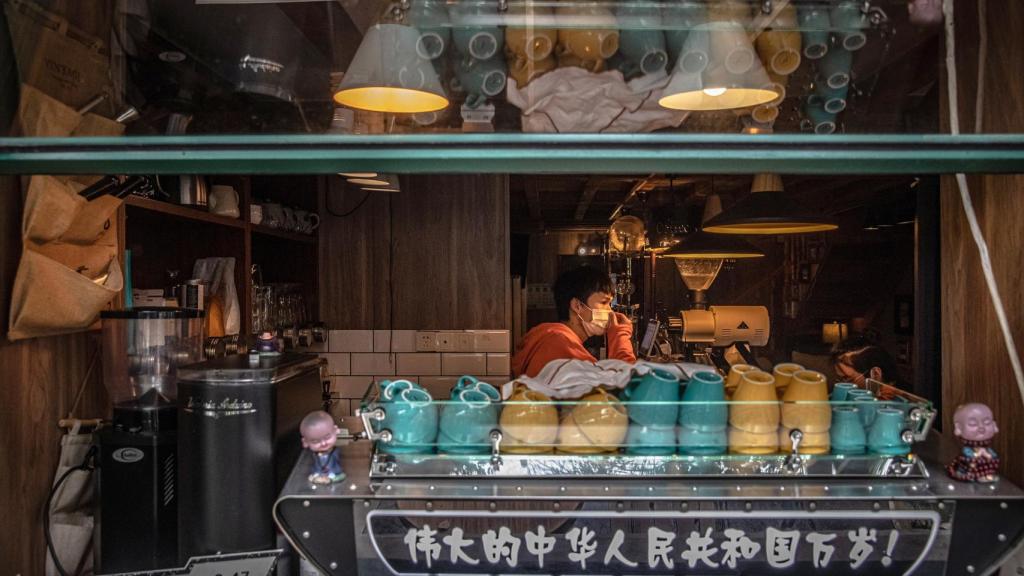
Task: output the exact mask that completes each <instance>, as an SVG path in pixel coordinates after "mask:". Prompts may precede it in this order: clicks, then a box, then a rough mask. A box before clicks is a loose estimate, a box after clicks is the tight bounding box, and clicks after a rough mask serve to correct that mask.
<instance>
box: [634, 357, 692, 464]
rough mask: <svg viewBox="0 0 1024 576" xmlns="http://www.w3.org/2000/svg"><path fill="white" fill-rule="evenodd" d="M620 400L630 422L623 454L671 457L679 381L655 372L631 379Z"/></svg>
mask: <svg viewBox="0 0 1024 576" xmlns="http://www.w3.org/2000/svg"><path fill="white" fill-rule="evenodd" d="M622 398H623V400H625V401H626V408H627V409H628V411H629V420H630V422H629V433H628V434H627V436H626V444H627V445H628V447H627V448H626V452H627V453H628V454H637V455H645V456H655V455H662V456H663V455H668V454H674V453H675V451H676V429H675V425H676V416H677V415H678V413H679V405H678V403H679V379H678V378H676V377H675V376H674V375H673V374H671V373H669V372H665V371H663V370H657V369H654V370H651V371H650V372H648V373H647V374H644V375H643V376H639V377H635V378H633V380H631V381H630V383H629V386H627V387H626V389H625V390H623V391H622Z"/></svg>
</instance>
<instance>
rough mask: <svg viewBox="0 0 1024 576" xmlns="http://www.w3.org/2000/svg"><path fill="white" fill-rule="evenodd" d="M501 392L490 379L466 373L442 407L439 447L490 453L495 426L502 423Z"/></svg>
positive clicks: (446, 450)
mask: <svg viewBox="0 0 1024 576" xmlns="http://www.w3.org/2000/svg"><path fill="white" fill-rule="evenodd" d="M500 399H501V394H500V393H499V392H498V390H497V389H496V388H494V387H493V386H491V385H490V384H488V383H486V382H479V381H477V380H476V378H473V377H472V376H463V377H462V378H460V379H459V381H458V383H457V384H456V385H455V387H454V388H452V393H451V398H450V399H449V401H448V403H447V404H446V405H445V407H444V409H443V410H442V411H441V421H440V423H439V424H438V432H437V444H438V450H439V451H440V452H442V453H445V454H486V453H487V452H488V451H489V450H490V436H491V430H494V429H496V428H497V427H498V410H499V408H498V404H497V402H498V401H499V400H500Z"/></svg>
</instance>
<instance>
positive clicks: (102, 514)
mask: <svg viewBox="0 0 1024 576" xmlns="http://www.w3.org/2000/svg"><path fill="white" fill-rule="evenodd" d="M101 317H102V319H103V378H104V382H105V383H106V386H107V391H108V392H109V393H110V397H111V400H112V401H113V403H114V419H113V425H112V426H110V427H108V428H106V429H104V430H101V431H100V433H99V434H98V435H97V447H98V448H99V453H98V455H97V462H98V463H99V469H98V472H99V474H98V476H97V478H98V481H97V482H96V489H97V498H96V502H97V506H98V508H97V510H96V531H95V537H94V539H93V544H94V553H95V560H96V568H97V570H96V572H97V573H115V572H132V571H141V570H152V569H157V568H169V567H174V566H177V565H178V534H177V533H178V487H177V472H178V435H177V403H176V397H177V368H178V366H183V365H186V364H192V363H195V362H199V361H200V360H202V359H203V357H202V353H203V312H202V311H201V310H193V309H184V308H134V309H131V310H112V311H107V312H103V313H102V314H101Z"/></svg>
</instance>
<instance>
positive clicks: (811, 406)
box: [779, 370, 832, 454]
mask: <svg viewBox="0 0 1024 576" xmlns="http://www.w3.org/2000/svg"><path fill="white" fill-rule="evenodd" d="M782 401H783V404H782V429H781V430H780V431H779V443H780V444H781V445H785V444H786V443H787V441H788V440H787V439H788V438H789V434H790V432H791V431H792V430H800V431H801V432H803V440H802V441H801V442H800V447H799V450H800V453H801V454H824V453H827V452H828V450H829V427H830V426H831V425H832V410H831V406H830V405H829V398H828V379H827V378H825V375H824V374H822V373H821V372H815V371H813V370H800V371H798V372H796V373H794V374H793V376H792V378H791V379H790V382H789V385H788V387H787V388H786V393H785V394H784V395H783V396H782Z"/></svg>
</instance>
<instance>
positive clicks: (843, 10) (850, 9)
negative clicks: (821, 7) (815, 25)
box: [829, 1, 869, 52]
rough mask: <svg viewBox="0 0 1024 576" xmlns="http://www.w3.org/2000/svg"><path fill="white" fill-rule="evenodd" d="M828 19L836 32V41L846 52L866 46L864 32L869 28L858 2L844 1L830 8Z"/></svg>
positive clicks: (866, 18) (866, 39)
mask: <svg viewBox="0 0 1024 576" xmlns="http://www.w3.org/2000/svg"><path fill="white" fill-rule="evenodd" d="M829 19H830V21H831V23H832V27H833V28H835V30H836V41H837V42H838V44H839V45H840V46H842V47H843V48H845V49H846V50H849V51H851V52H853V51H854V50H860V49H861V48H863V47H864V45H865V44H867V41H868V38H867V36H866V35H865V34H864V30H866V29H867V28H868V26H869V23H868V17H867V15H866V14H864V13H863V12H861V9H860V3H859V2H852V1H845V2H840V3H838V4H836V5H834V6H832V10H831V12H830V14H829Z"/></svg>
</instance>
